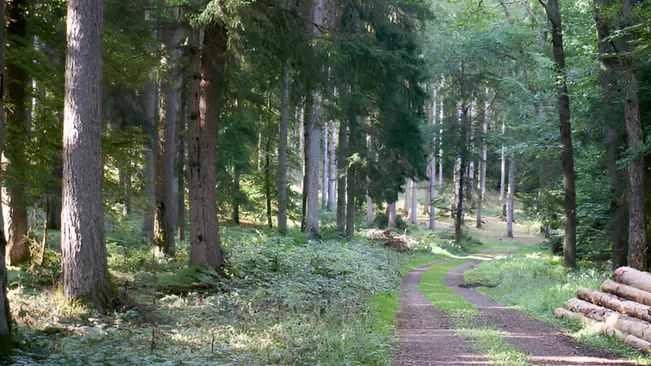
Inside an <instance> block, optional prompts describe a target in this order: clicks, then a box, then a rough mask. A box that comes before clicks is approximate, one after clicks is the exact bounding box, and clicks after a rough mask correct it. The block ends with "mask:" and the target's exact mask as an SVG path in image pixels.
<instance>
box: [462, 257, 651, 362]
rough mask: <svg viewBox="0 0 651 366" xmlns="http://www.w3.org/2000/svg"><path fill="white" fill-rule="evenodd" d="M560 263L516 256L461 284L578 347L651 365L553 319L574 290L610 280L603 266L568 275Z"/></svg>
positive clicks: (484, 266)
mask: <svg viewBox="0 0 651 366" xmlns="http://www.w3.org/2000/svg"><path fill="white" fill-rule="evenodd" d="M560 260H561V259H560V258H559V257H551V256H550V255H549V254H545V253H529V254H526V255H523V254H520V253H518V255H513V256H508V257H505V258H502V259H498V260H494V261H487V262H484V263H481V264H479V265H478V266H476V267H475V268H473V269H471V270H469V271H467V272H466V274H465V281H466V282H467V283H473V284H479V285H483V286H485V287H479V288H477V291H479V292H481V293H483V294H484V295H486V296H488V297H490V298H493V299H495V300H497V301H499V302H500V303H502V304H504V305H508V306H513V307H514V308H516V309H518V310H520V311H523V312H525V313H527V314H529V315H532V316H534V317H535V318H538V319H541V320H544V321H547V322H549V323H552V324H553V325H555V326H557V327H559V328H560V329H562V330H564V331H565V332H566V333H567V334H568V335H570V336H571V337H573V338H575V339H576V340H578V341H579V342H581V343H584V344H586V345H589V346H592V347H596V348H601V349H604V350H606V351H608V352H612V353H616V354H619V355H622V356H624V357H627V358H629V359H633V360H636V361H638V362H640V363H641V364H647V365H648V364H651V358H649V357H646V356H644V355H642V354H640V353H639V352H638V351H636V350H633V349H631V348H630V347H628V346H626V345H624V344H622V343H621V342H619V341H617V340H616V339H614V338H613V337H609V336H605V335H601V334H595V333H594V332H592V331H590V330H588V329H585V328H583V327H582V326H581V325H580V324H578V323H576V322H572V321H568V320H564V319H557V318H556V317H554V309H556V308H558V307H562V306H563V303H564V302H565V301H567V300H568V299H570V298H572V297H574V296H575V291H576V289H577V287H587V288H592V289H599V287H600V285H601V283H602V282H603V281H604V280H606V279H608V278H610V277H611V272H610V269H609V268H607V267H606V266H599V265H597V264H595V263H590V265H589V268H588V267H587V266H579V267H578V268H577V269H575V270H571V271H568V270H566V269H565V268H563V267H562V266H561V264H560ZM522 284H527V285H526V286H523V285H522Z"/></svg>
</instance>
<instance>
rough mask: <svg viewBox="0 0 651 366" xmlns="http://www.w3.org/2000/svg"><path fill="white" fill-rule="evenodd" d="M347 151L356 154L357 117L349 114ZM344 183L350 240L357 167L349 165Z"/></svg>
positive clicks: (347, 230)
mask: <svg viewBox="0 0 651 366" xmlns="http://www.w3.org/2000/svg"><path fill="white" fill-rule="evenodd" d="M348 123H349V125H348V149H349V150H350V152H351V153H353V154H354V153H356V152H358V146H357V127H358V126H357V116H355V115H353V114H352V113H351V116H350V118H349V119H348ZM346 178H347V182H346V189H347V194H346V200H347V202H346V236H347V237H349V238H352V237H353V236H354V235H355V208H356V207H355V198H356V195H357V194H356V193H357V166H356V165H354V164H351V165H350V166H349V167H348V175H347V177H346Z"/></svg>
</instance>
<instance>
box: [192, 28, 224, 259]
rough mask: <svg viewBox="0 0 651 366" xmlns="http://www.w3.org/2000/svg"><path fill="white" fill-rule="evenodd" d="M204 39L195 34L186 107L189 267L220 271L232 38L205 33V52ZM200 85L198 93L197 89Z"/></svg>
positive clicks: (213, 30)
mask: <svg viewBox="0 0 651 366" xmlns="http://www.w3.org/2000/svg"><path fill="white" fill-rule="evenodd" d="M200 38H201V37H200V31H199V30H197V29H195V30H193V32H192V35H191V42H190V44H191V62H190V70H191V71H190V86H191V88H190V90H189V96H190V98H189V103H188V106H189V109H190V119H189V121H188V168H189V173H190V174H189V177H190V182H189V183H190V184H189V202H190V263H192V264H202V263H206V264H208V265H209V266H211V267H213V268H217V267H220V266H221V265H222V264H223V257H222V251H221V244H220V238H219V220H218V217H217V167H216V163H215V157H216V156H217V131H218V128H219V111H220V109H221V105H222V96H223V83H224V66H225V61H226V60H225V54H226V46H227V43H228V38H227V32H226V29H225V28H223V27H222V26H220V25H214V26H210V27H209V28H207V29H206V30H205V36H204V43H203V45H202V47H201V48H200V47H199V40H200ZM197 71H199V72H197ZM199 80H200V82H199V84H200V88H197V82H198V81H199Z"/></svg>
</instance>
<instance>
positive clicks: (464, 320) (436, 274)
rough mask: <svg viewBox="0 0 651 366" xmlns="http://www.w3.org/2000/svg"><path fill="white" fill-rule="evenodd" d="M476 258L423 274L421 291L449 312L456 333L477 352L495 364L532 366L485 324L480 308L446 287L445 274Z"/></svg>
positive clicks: (438, 306)
mask: <svg viewBox="0 0 651 366" xmlns="http://www.w3.org/2000/svg"><path fill="white" fill-rule="evenodd" d="M472 260H474V259H471V258H468V259H459V260H454V261H451V262H448V263H443V264H440V265H438V266H434V267H432V268H430V269H429V270H427V271H425V273H423V276H422V277H421V282H420V287H419V288H420V291H421V292H422V293H423V295H424V296H425V297H426V298H427V299H428V300H429V301H430V302H431V303H432V304H433V305H434V306H436V307H437V308H439V309H440V310H441V311H444V312H446V313H448V314H449V315H450V317H451V319H452V324H453V326H454V328H455V331H456V332H457V334H459V335H460V336H462V337H464V338H467V339H469V340H470V341H471V342H472V345H473V348H475V350H476V351H478V352H480V353H483V354H486V355H488V356H489V357H490V358H491V361H492V363H493V364H494V365H504V366H511V365H529V361H528V359H527V356H526V355H524V354H523V353H520V352H518V351H517V350H516V349H515V347H514V346H513V345H512V344H510V343H508V342H507V341H506V340H504V338H503V337H502V333H501V332H500V331H499V330H497V329H494V328H492V327H490V325H489V324H487V323H486V322H484V321H482V319H481V318H480V315H481V313H480V312H479V310H478V309H477V307H476V306H475V305H474V304H472V303H470V302H469V301H466V300H465V299H464V298H463V297H461V296H460V295H459V294H457V293H456V292H454V291H453V290H452V289H450V288H449V287H448V286H446V285H445V274H446V273H447V272H448V271H449V270H450V269H452V268H454V267H457V266H460V265H462V264H464V263H467V262H470V261H472Z"/></svg>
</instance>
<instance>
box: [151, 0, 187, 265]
mask: <svg viewBox="0 0 651 366" xmlns="http://www.w3.org/2000/svg"><path fill="white" fill-rule="evenodd" d="M173 12H174V13H175V14H174V18H175V19H178V17H179V10H178V9H175V10H173ZM181 42H183V32H182V31H181V29H180V27H179V26H178V25H177V24H168V25H166V29H165V30H164V35H163V47H164V51H165V56H164V59H165V64H166V65H168V67H169V69H168V70H167V72H166V73H165V75H164V77H163V78H162V79H161V83H160V109H159V110H160V115H159V122H158V156H157V159H156V160H157V161H158V164H156V211H155V214H154V237H153V246H154V254H155V255H157V256H161V255H166V256H173V255H174V252H175V250H176V244H175V241H174V227H175V224H176V220H175V218H176V216H177V212H176V210H175V208H176V205H177V202H176V201H175V194H174V192H175V191H176V187H175V186H178V183H176V184H175V179H174V176H175V167H176V164H175V163H174V161H175V158H176V140H177V139H176V137H177V132H176V130H177V120H178V117H179V111H180V106H181V80H182V78H181V73H180V72H179V70H177V68H176V65H177V63H178V62H179V60H180V58H181V51H180V46H181Z"/></svg>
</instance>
